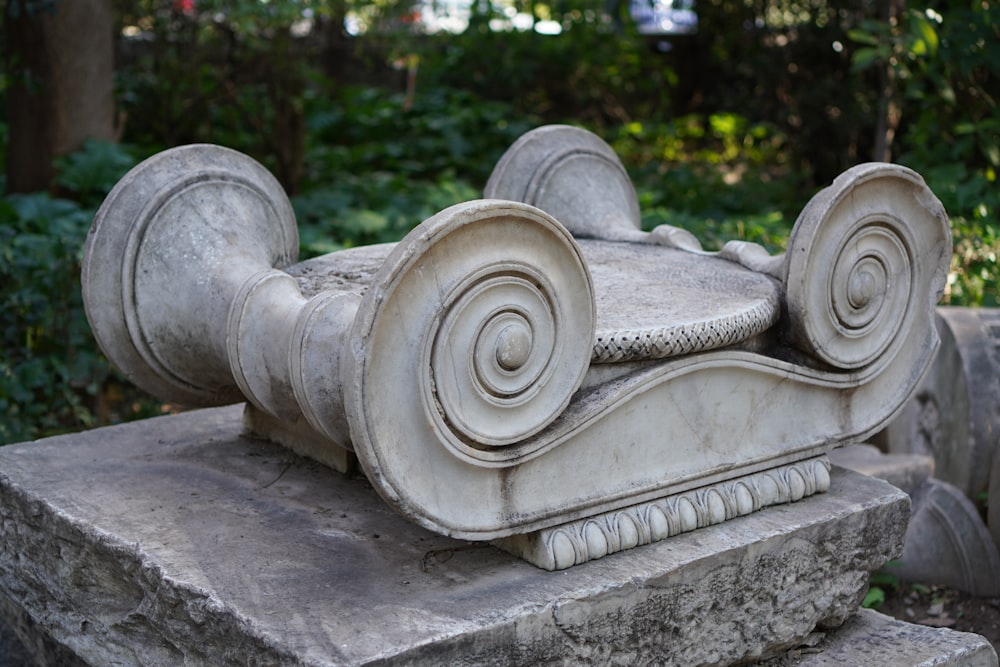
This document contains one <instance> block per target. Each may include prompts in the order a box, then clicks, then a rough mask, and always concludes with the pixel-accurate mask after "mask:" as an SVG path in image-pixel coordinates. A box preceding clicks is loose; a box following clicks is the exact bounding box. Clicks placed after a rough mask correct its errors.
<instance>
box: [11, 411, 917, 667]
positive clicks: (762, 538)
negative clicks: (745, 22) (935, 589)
mask: <svg viewBox="0 0 1000 667" xmlns="http://www.w3.org/2000/svg"><path fill="white" fill-rule="evenodd" d="M241 412H242V408H241V407H239V406H232V407H228V408H217V409H210V410H202V411H196V412H191V413H186V414H181V415H177V416H172V417H164V418H158V419H153V420H147V421H145V422H140V423H134V424H128V425H123V426H118V427H112V428H106V429H100V430H96V431H91V432H89V433H85V434H80V435H76V436H64V437H59V438H51V439H47V440H42V441H38V442H35V443H24V444H20V445H11V446H7V447H4V448H2V449H0V519H2V521H0V593H2V595H3V596H4V597H5V598H6V599H7V600H9V601H12V602H13V603H15V604H16V606H17V607H18V613H24V614H26V615H27V616H28V617H30V619H31V620H32V623H33V624H34V625H35V627H37V628H39V629H41V630H43V631H44V632H45V633H47V634H48V636H49V637H50V638H51V639H52V640H55V641H56V642H58V643H60V644H62V645H64V646H65V647H67V648H68V649H69V650H71V651H72V652H74V653H75V654H76V655H78V656H80V658H81V660H82V661H84V662H87V663H91V664H112V663H119V664H144V665H167V664H180V663H182V662H183V663H185V664H212V665H224V664H283V665H306V664H308V665H341V664H351V665H362V664H380V665H386V664H468V665H472V664H476V665H481V664H494V665H512V664H533V665H537V664H550V663H553V664H554V663H559V662H565V661H569V662H572V663H575V664H581V663H584V664H586V663H590V664H609V663H615V664H618V663H621V664H637V663H647V664H649V663H655V664H664V665H670V664H673V665H685V666H689V665H707V664H729V663H733V662H737V661H745V660H752V659H756V658H767V657H773V656H776V655H778V654H781V653H782V652H784V651H786V650H787V649H789V648H791V647H794V646H796V645H799V644H800V643H801V642H802V641H804V640H805V639H806V638H807V637H809V636H810V635H811V633H813V632H814V631H815V630H816V629H817V628H819V629H820V630H823V629H829V628H833V627H836V626H838V625H840V624H842V623H843V622H844V621H845V620H846V619H848V618H849V617H851V616H852V614H854V613H855V612H856V610H857V608H858V604H859V601H860V599H861V597H862V596H863V595H864V592H865V590H866V588H867V579H868V574H869V572H870V571H872V570H874V569H876V568H878V567H880V566H881V565H882V564H883V563H884V562H885V561H887V560H888V559H890V558H893V557H895V556H896V555H898V553H899V551H900V549H901V547H902V543H903V542H902V540H903V532H904V529H905V525H906V517H907V514H908V511H909V503H908V500H907V498H906V496H905V494H903V493H902V492H900V491H898V490H897V489H895V488H894V487H892V486H890V485H888V484H886V483H884V482H882V481H879V480H875V479H871V478H868V477H864V476H862V475H858V474H856V473H852V472H849V471H846V470H842V469H838V468H835V469H834V470H833V473H832V475H831V487H830V491H829V492H827V493H822V494H818V495H816V496H813V497H810V498H805V499H803V500H801V501H799V502H797V503H793V504H789V505H780V506H775V507H770V508H767V509H764V510H761V511H760V512H756V513H753V514H751V515H748V516H744V517H739V518H736V519H733V520H731V521H728V522H726V523H724V524H720V525H717V526H711V527H707V528H704V529H700V530H697V531H695V532H693V533H689V534H685V535H678V536H676V537H673V538H671V539H669V540H665V541H663V542H658V543H656V544H651V545H648V546H645V547H642V548H639V549H633V550H630V551H627V552H622V553H619V554H614V555H611V556H608V557H606V558H604V559H601V560H599V561H593V562H590V563H585V564H583V565H580V566H577V567H573V568H571V569H569V570H566V571H562V572H546V571H543V570H541V569H539V568H536V567H534V566H532V565H529V564H527V563H525V562H523V561H520V560H518V559H517V558H515V557H513V556H511V555H509V554H506V553H504V552H502V551H500V550H499V549H497V548H495V547H492V546H490V545H488V544H484V543H473V542H464V541H459V540H455V539H451V538H447V537H444V536H440V535H437V534H435V533H432V532H429V531H427V530H425V529H423V528H420V527H419V526H416V525H414V524H413V523H411V522H409V521H407V520H406V519H405V518H403V517H401V516H399V515H398V514H397V513H396V512H394V511H392V510H391V509H390V508H389V507H387V506H386V505H385V503H383V502H381V501H380V499H379V498H378V497H377V496H376V494H375V493H374V491H373V490H372V488H371V487H370V485H369V484H368V483H367V482H366V481H365V480H364V479H362V478H347V477H345V476H343V475H341V474H339V473H336V472H334V471H332V470H330V469H329V468H326V467H324V466H322V465H319V464H317V463H314V462H311V461H309V460H308V459H303V458H300V457H298V456H296V455H294V454H291V453H290V452H288V450H286V449H283V448H281V447H279V446H277V445H274V444H271V443H269V442H266V441H262V440H252V439H248V438H246V437H242V436H240V435H238V434H239V432H240V429H241V416H242V415H241ZM441 492H442V493H443V494H447V489H446V488H442V489H441Z"/></svg>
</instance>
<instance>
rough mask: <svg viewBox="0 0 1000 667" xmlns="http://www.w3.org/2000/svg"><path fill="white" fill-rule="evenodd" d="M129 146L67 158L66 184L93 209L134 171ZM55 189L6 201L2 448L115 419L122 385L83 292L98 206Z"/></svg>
mask: <svg viewBox="0 0 1000 667" xmlns="http://www.w3.org/2000/svg"><path fill="white" fill-rule="evenodd" d="M133 163H134V159H133V158H132V157H131V156H130V155H129V153H128V152H127V151H126V150H125V149H124V148H122V147H120V146H115V145H112V144H105V143H99V142H91V143H88V145H87V147H86V148H85V149H84V150H83V151H81V152H79V153H76V154H73V155H70V156H67V157H66V158H65V159H64V160H62V161H61V162H60V165H61V169H62V174H61V176H60V177H59V181H58V183H57V185H58V187H59V188H60V189H61V190H62V191H64V192H67V193H72V194H74V195H76V196H77V197H78V198H79V199H80V200H81V201H83V202H85V203H86V204H87V205H88V206H89V205H91V204H93V203H94V202H96V201H100V199H102V198H103V197H104V195H105V194H107V191H108V190H109V189H110V188H111V186H112V185H113V184H114V183H115V182H117V181H118V179H119V178H121V176H122V175H124V173H125V171H126V170H127V169H128V168H129V167H131V166H132V164H133ZM88 206H84V205H81V204H80V203H77V202H75V201H69V200H66V199H58V198H53V197H52V196H50V195H48V194H46V193H36V194H30V195H10V196H8V197H6V198H4V199H3V200H0V346H2V348H3V350H4V354H3V356H2V358H0V443H4V442H16V441H18V440H27V439H32V438H36V437H40V436H42V435H48V434H51V433H57V432H61V431H65V430H68V429H78V428H85V427H90V426H94V425H96V424H97V423H99V422H102V421H104V422H106V421H108V420H109V419H110V418H111V416H110V407H109V406H108V405H107V401H105V400H104V399H106V395H105V392H106V390H107V389H108V387H109V385H110V384H111V383H120V382H121V380H120V378H118V376H116V375H115V374H114V373H113V371H112V370H111V368H110V366H109V364H108V362H107V360H106V359H105V358H104V357H103V355H101V354H100V352H99V350H98V348H97V344H96V342H95V341H94V337H93V335H92V334H91V332H90V327H89V325H88V324H87V319H86V316H85V314H84V310H83V299H82V295H81V292H80V261H81V258H82V252H83V243H84V240H85V239H86V237H87V230H88V229H89V228H90V222H91V220H92V219H93V215H94V210H93V208H89V207H88Z"/></svg>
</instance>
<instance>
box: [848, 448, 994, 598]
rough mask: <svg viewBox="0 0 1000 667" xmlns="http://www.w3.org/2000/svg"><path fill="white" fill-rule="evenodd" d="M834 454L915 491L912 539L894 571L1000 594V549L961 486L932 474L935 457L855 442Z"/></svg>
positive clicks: (989, 594)
mask: <svg viewBox="0 0 1000 667" xmlns="http://www.w3.org/2000/svg"><path fill="white" fill-rule="evenodd" d="M830 459H831V461H833V462H834V463H835V464H837V465H840V466H843V467H845V468H850V469H851V470H854V471H856V472H860V473H862V474H865V475H871V476H872V477H878V478H879V479H884V480H886V481H887V482H889V483H891V484H893V485H894V486H897V487H899V488H902V489H903V490H905V491H906V492H907V493H909V494H910V498H911V500H912V502H913V509H912V511H911V513H910V523H909V525H908V527H907V530H906V544H905V546H904V548H903V555H902V556H901V558H900V562H898V563H893V564H892V567H891V568H890V570H889V572H890V573H891V574H894V575H896V576H898V577H900V578H901V579H904V580H906V581H916V582H921V583H931V584H942V585H945V586H950V587H951V588H955V589H957V590H960V591H965V592H967V593H972V594H973V595H979V596H983V597H995V596H998V595H1000V554H998V552H997V548H996V545H995V544H994V543H993V540H992V538H991V536H990V533H989V531H988V530H987V528H986V524H985V523H984V522H983V519H982V516H981V515H980V513H979V510H978V508H977V507H976V506H975V505H974V504H973V503H972V501H970V500H969V499H968V498H966V497H965V494H963V493H962V492H961V491H960V490H959V489H958V488H957V487H955V486H953V485H951V484H948V483H947V482H943V481H941V480H938V479H934V478H932V477H931V476H930V472H931V471H932V470H933V460H932V459H931V458H930V457H929V456H927V455H923V454H884V453H883V452H881V451H879V450H878V449H876V448H875V447H873V446H871V445H855V446H851V447H844V448H842V449H838V450H836V451H834V452H831V453H830Z"/></svg>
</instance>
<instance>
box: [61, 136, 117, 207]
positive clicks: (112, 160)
mask: <svg viewBox="0 0 1000 667" xmlns="http://www.w3.org/2000/svg"><path fill="white" fill-rule="evenodd" d="M136 162H137V160H136V158H135V156H133V155H132V152H131V151H130V150H129V149H128V148H127V147H125V146H122V145H121V144H115V143H112V142H110V141H97V140H95V139H88V140H87V141H85V142H84V144H83V148H82V149H81V150H79V151H77V152H75V153H70V154H69V155H66V156H64V157H62V158H57V159H56V169H57V171H58V176H57V177H56V185H57V187H58V188H59V189H60V190H62V191H64V192H66V193H67V194H69V195H71V196H72V198H73V201H75V202H77V203H78V204H79V205H80V206H82V207H83V208H87V209H96V208H97V207H98V206H100V205H101V202H102V201H104V197H106V196H107V194H108V192H110V191H111V188H113V187H114V186H115V184H116V183H117V182H118V181H119V180H120V179H121V177H122V176H124V175H125V173H126V172H127V171H128V170H129V169H131V168H132V167H134V166H135V165H136Z"/></svg>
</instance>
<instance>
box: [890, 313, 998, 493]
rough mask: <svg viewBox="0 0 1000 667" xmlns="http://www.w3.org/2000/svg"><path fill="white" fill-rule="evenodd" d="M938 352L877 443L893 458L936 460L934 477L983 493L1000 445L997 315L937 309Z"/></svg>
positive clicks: (967, 490)
mask: <svg viewBox="0 0 1000 667" xmlns="http://www.w3.org/2000/svg"><path fill="white" fill-rule="evenodd" d="M936 322H937V329H938V333H939V335H940V337H941V347H940V348H939V350H938V354H937V357H936V358H935V360H934V363H933V365H932V366H931V369H930V370H929V371H928V373H927V377H926V378H925V379H924V381H923V383H922V385H921V386H920V388H919V389H918V390H917V392H916V394H915V395H914V396H913V398H911V399H910V401H909V402H908V403H907V404H906V405H905V406H904V407H903V410H902V412H901V413H900V414H899V416H897V417H896V418H895V419H894V420H893V421H892V422H891V423H890V424H889V425H888V426H887V427H886V429H885V431H884V432H883V433H882V434H881V435H880V438H879V442H878V444H879V445H880V446H882V447H883V448H884V449H885V450H886V451H888V452H890V453H917V454H926V455H930V456H933V457H934V476H935V477H937V478H938V479H941V480H943V481H945V482H948V483H949V484H952V485H954V486H956V487H958V488H959V489H960V490H961V491H962V492H963V493H964V494H965V495H966V496H968V497H969V498H970V499H972V500H974V501H975V500H977V498H978V497H979V496H980V495H981V494H982V493H984V492H986V491H987V490H988V488H989V485H990V479H991V477H997V476H998V475H996V474H992V473H991V465H992V462H993V450H994V449H995V448H996V443H997V438H998V437H1000V354H998V345H1000V309H996V308H992V309H991V308H982V309H980V308H957V307H939V308H937V310H936Z"/></svg>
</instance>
